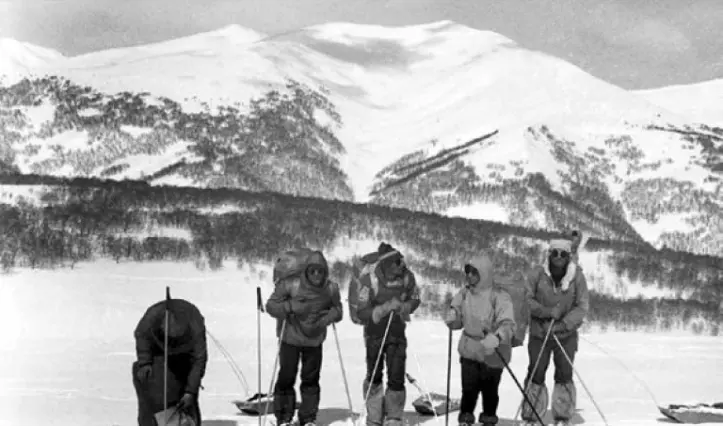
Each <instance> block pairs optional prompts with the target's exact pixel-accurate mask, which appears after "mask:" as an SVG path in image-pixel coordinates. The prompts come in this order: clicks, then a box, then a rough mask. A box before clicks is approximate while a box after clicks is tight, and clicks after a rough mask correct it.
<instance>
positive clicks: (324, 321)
mask: <svg viewBox="0 0 723 426" xmlns="http://www.w3.org/2000/svg"><path fill="white" fill-rule="evenodd" d="M330 313H331V310H329V309H327V310H325V311H321V312H319V316H318V318H317V320H316V322H317V324H318V325H319V327H328V326H330V325H331V323H332V322H333V321H332V320H331V317H330V316H329V314H330Z"/></svg>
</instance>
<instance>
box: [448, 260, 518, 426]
mask: <svg viewBox="0 0 723 426" xmlns="http://www.w3.org/2000/svg"><path fill="white" fill-rule="evenodd" d="M464 273H465V275H466V277H467V285H466V286H465V287H464V288H462V289H461V290H460V291H459V292H458V293H457V294H456V295H455V296H454V298H453V299H452V303H451V306H450V309H449V311H448V313H447V317H446V321H445V322H446V323H447V326H448V327H449V328H450V329H452V330H459V329H463V331H462V336H461V337H460V339H459V345H458V346H457V350H458V352H459V355H460V364H461V369H462V401H461V404H460V412H459V416H458V421H459V425H460V426H471V425H473V424H474V423H475V418H474V408H475V405H477V397H478V396H479V394H480V393H482V413H480V415H479V423H482V425H483V426H492V425H496V424H497V422H498V420H499V419H498V418H497V406H498V405H499V402H500V396H499V386H500V380H501V379H502V371H503V369H504V363H503V362H502V360H500V358H499V355H498V354H497V353H496V352H495V349H497V350H498V351H499V353H500V354H502V356H503V357H504V360H505V361H506V362H507V363H509V362H510V359H511V357H512V344H511V340H512V336H513V334H514V330H515V319H514V307H513V305H512V298H511V297H510V295H509V293H507V292H506V291H504V290H502V289H501V288H499V287H497V286H495V283H494V280H493V268H492V262H491V260H490V258H489V257H488V256H486V255H483V256H479V257H476V258H474V259H472V260H471V261H470V262H469V263H466V264H465V265H464Z"/></svg>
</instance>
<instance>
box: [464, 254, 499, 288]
mask: <svg viewBox="0 0 723 426" xmlns="http://www.w3.org/2000/svg"><path fill="white" fill-rule="evenodd" d="M467 265H469V266H472V267H474V268H475V269H477V271H479V275H480V282H479V284H477V286H475V287H474V288H480V287H485V288H486V287H492V284H493V283H494V278H493V277H494V267H493V265H492V261H491V260H490V258H489V257H488V256H484V255H479V256H475V257H473V258H472V259H470V260H469V261H467V262H465V264H464V266H465V269H466V267H467ZM485 284H486V285H485Z"/></svg>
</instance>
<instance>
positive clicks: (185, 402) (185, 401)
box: [176, 392, 194, 412]
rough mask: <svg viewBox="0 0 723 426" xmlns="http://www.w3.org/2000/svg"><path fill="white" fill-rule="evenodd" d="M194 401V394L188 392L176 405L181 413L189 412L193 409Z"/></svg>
mask: <svg viewBox="0 0 723 426" xmlns="http://www.w3.org/2000/svg"><path fill="white" fill-rule="evenodd" d="M193 400H194V397H193V394H191V393H188V392H186V393H184V394H183V396H182V397H181V400H180V401H178V404H176V408H177V409H178V410H179V411H185V412H189V411H190V410H191V408H193Z"/></svg>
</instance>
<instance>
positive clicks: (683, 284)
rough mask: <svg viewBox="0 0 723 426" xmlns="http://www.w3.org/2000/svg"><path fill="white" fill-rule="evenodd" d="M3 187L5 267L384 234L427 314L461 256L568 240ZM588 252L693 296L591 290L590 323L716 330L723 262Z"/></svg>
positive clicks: (513, 269)
mask: <svg viewBox="0 0 723 426" xmlns="http://www.w3.org/2000/svg"><path fill="white" fill-rule="evenodd" d="M0 182H2V183H3V188H4V190H5V191H8V190H10V189H18V188H23V189H24V190H25V191H26V193H29V192H28V191H29V190H30V189H32V191H33V195H32V196H25V197H16V198H15V199H13V201H12V203H4V204H2V205H0V209H2V210H1V211H0V216H2V217H3V219H4V220H3V221H2V224H1V225H0V227H1V230H2V233H3V235H4V239H3V240H2V263H3V265H4V267H5V270H6V272H8V273H11V271H12V269H13V268H14V267H20V266H27V267H32V268H54V267H72V266H73V265H74V264H76V263H77V262H87V261H93V260H94V259H98V258H100V257H108V258H113V259H115V260H116V261H117V262H149V261H154V260H161V259H165V260H175V261H179V262H195V264H196V265H197V266H198V267H199V268H207V270H209V273H212V271H213V270H214V269H217V268H220V267H222V265H223V264H224V262H225V261H228V260H233V261H235V262H237V264H243V263H244V262H257V261H260V262H271V261H272V259H273V257H274V256H275V255H276V254H277V253H278V252H279V251H280V250H283V249H286V248H288V247H293V246H301V245H310V246H313V247H320V248H324V249H328V248H331V247H333V246H334V245H335V244H338V243H339V242H340V241H343V240H365V239H368V240H375V241H380V240H385V241H389V242H391V243H392V244H397V245H399V246H402V247H405V248H408V249H409V250H411V251H412V252H413V254H411V255H409V256H408V259H409V263H410V264H411V267H412V268H413V269H414V270H415V271H416V272H417V273H418V274H419V276H420V277H421V278H420V282H421V284H422V286H423V287H424V290H423V294H424V304H423V312H426V313H434V312H437V311H438V310H439V309H440V302H441V301H443V300H445V299H446V298H448V297H450V294H449V292H448V291H447V289H448V288H450V287H448V286H447V285H445V284H452V285H453V286H458V285H459V284H460V283H461V282H462V275H461V272H460V271H459V264H460V262H461V261H462V259H464V258H467V257H470V256H472V255H474V254H475V253H478V252H479V251H480V250H482V249H491V250H493V251H494V252H495V254H496V261H495V262H496V265H495V266H496V267H497V268H498V269H499V270H500V271H504V272H505V273H506V274H515V273H518V272H521V273H525V272H526V271H528V270H529V268H530V267H531V265H532V264H533V263H534V262H537V261H538V260H539V259H540V257H541V255H542V250H544V244H545V242H546V241H547V240H548V239H549V238H551V237H555V236H559V235H561V234H560V233H553V232H547V231H541V230H534V229H529V228H524V227H516V226H510V225H506V224H502V223H495V222H488V221H478V220H468V219H463V218H448V217H444V216H440V215H436V214H429V213H422V212H412V211H409V210H406V209H398V208H389V207H384V206H378V205H372V204H353V203H349V202H343V201H330V200H323V199H316V198H305V197H292V196H288V195H282V194H277V193H267V192H263V193H262V192H245V191H240V190H233V189H221V188H219V189H201V188H192V187H168V186H158V187H155V186H149V185H148V184H147V183H145V182H137V181H136V182H130V181H129V182H121V183H119V182H111V181H100V180H96V179H75V180H63V179H59V178H51V177H41V176H14V177H13V176H8V175H5V176H3V177H2V180H0ZM150 228H156V229H159V228H163V229H171V230H175V232H169V233H167V235H165V236H158V235H153V234H152V233H150V234H149V233H148V232H146V231H147V230H148V229H150ZM563 231H566V230H563V229H561V230H560V232H563ZM144 232H145V233H144ZM144 235H145V236H144ZM587 250H589V251H596V252H601V253H602V252H604V253H609V257H608V259H609V262H610V265H609V267H610V268H609V270H610V273H614V274H616V275H618V276H621V277H629V278H632V279H639V280H640V281H641V282H643V283H644V284H645V285H649V286H654V287H658V288H662V289H670V290H673V291H676V292H680V293H681V294H683V293H685V294H687V295H688V296H687V297H686V299H676V298H671V299H669V300H657V301H656V300H650V299H648V300H645V299H633V300H622V299H620V298H615V297H612V296H610V295H602V294H595V293H593V303H592V312H591V320H592V322H593V323H598V324H602V325H606V324H607V325H610V324H617V325H620V326H624V327H638V326H646V327H665V326H666V324H667V326H671V325H672V324H675V323H676V321H682V320H685V321H693V320H695V321H698V322H695V321H694V322H695V324H698V325H696V327H697V329H698V331H701V330H702V329H701V327H702V326H701V325H700V324H701V321H702V323H704V324H707V325H706V326H705V330H706V332H714V330H715V333H717V330H718V324H719V321H720V318H719V317H718V316H717V315H718V306H719V303H720V302H721V300H723V294H722V292H721V283H722V282H723V259H721V258H717V257H712V256H701V255H693V254H689V253H684V252H676V251H671V250H664V251H657V250H655V249H653V248H651V247H650V246H648V245H644V244H634V243H625V242H611V241H602V240H599V239H594V238H593V239H591V240H590V241H589V243H588V245H587ZM361 254H363V253H360V255H361ZM332 261H333V262H334V263H333V274H334V276H335V277H336V278H337V279H339V280H340V281H341V282H342V283H344V282H346V281H347V280H348V275H349V273H350V272H349V271H350V269H349V268H350V266H349V264H348V259H332ZM594 285H595V283H594V282H591V287H593V288H594ZM451 288H454V287H451ZM696 318H698V319H697V320H696Z"/></svg>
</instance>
